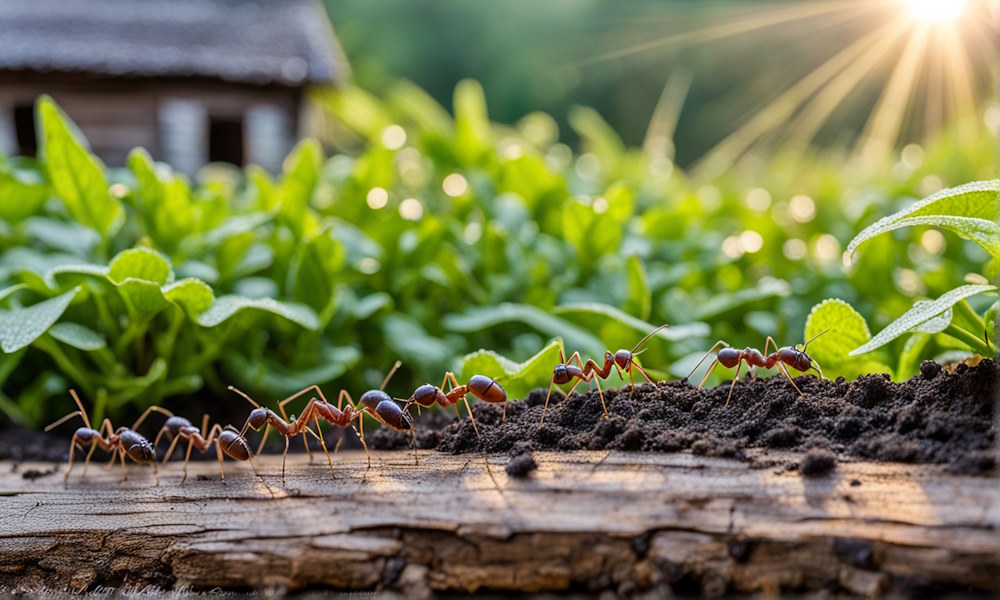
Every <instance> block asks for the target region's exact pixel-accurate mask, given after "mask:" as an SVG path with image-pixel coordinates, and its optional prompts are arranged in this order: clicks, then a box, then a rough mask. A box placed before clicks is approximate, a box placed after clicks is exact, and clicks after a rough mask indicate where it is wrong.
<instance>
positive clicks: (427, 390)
mask: <svg viewBox="0 0 1000 600" xmlns="http://www.w3.org/2000/svg"><path fill="white" fill-rule="evenodd" d="M444 399H445V397H444V393H443V392H442V391H441V390H440V389H438V388H436V387H434V386H433V385H431V384H429V383H425V384H424V385H422V386H420V387H418V388H417V389H416V390H414V392H413V396H411V397H410V402H414V403H416V404H419V405H420V406H424V407H426V406H434V403H435V402H438V403H440V401H441V400H444ZM445 401H446V402H447V400H445Z"/></svg>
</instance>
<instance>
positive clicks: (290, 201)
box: [279, 139, 323, 235]
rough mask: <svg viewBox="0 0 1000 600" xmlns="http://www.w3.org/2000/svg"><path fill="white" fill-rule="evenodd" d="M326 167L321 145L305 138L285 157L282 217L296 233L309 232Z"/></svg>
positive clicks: (281, 184) (282, 182)
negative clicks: (311, 206) (315, 196)
mask: <svg viewBox="0 0 1000 600" xmlns="http://www.w3.org/2000/svg"><path fill="white" fill-rule="evenodd" d="M322 167H323V149H322V148H321V147H320V145H319V142H317V141H316V140H313V139H305V140H302V141H301V142H299V144H298V145H297V146H295V148H294V149H292V151H291V153H289V155H288V157H286V158H285V163H284V174H283V175H282V177H281V183H280V184H279V190H280V193H281V209H280V211H281V215H282V217H284V218H285V219H286V221H287V222H288V223H289V224H290V225H292V227H293V228H294V229H295V231H296V233H298V234H300V235H301V234H302V233H303V232H304V231H306V226H307V223H306V222H305V219H306V215H307V212H308V208H309V202H310V200H311V199H312V196H313V192H314V191H315V189H316V182H317V181H318V180H319V174H320V170H321V169H322Z"/></svg>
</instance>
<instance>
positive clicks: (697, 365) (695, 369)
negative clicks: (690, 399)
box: [681, 344, 718, 390]
mask: <svg viewBox="0 0 1000 600" xmlns="http://www.w3.org/2000/svg"><path fill="white" fill-rule="evenodd" d="M716 345H718V344H716ZM714 349H715V347H714V346H713V347H712V350H714ZM712 350H709V351H708V352H706V353H705V356H702V357H701V360H699V361H698V364H696V365H695V366H694V368H693V369H691V372H690V373H688V374H687V377H685V378H684V379H682V380H681V381H684V382H686V381H687V380H688V379H689V378H690V377H691V376H692V375H694V372H695V371H697V370H698V367H700V366H701V364H702V363H703V362H705V359H706V358H708V357H709V356H712ZM716 360H718V358H716ZM708 370H709V372H711V371H712V367H709V369H708ZM705 379H708V376H707V375H706V376H705ZM701 385H705V380H704V379H703V380H702V382H701ZM698 389H699V390H700V389H701V386H698Z"/></svg>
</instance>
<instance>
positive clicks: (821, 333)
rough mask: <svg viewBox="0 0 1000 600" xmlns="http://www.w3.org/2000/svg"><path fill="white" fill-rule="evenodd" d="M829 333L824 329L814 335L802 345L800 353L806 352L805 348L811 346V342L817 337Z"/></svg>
mask: <svg viewBox="0 0 1000 600" xmlns="http://www.w3.org/2000/svg"><path fill="white" fill-rule="evenodd" d="M829 332H830V330H829V329H824V330H823V331H821V332H819V333H817V334H816V335H814V336H812V337H811V338H809V341H808V342H806V343H804V344H802V351H803V352H805V351H806V346H808V345H809V344H811V343H812V341H813V340H815V339H816V338H818V337H819V336H821V335H823V334H824V333H829Z"/></svg>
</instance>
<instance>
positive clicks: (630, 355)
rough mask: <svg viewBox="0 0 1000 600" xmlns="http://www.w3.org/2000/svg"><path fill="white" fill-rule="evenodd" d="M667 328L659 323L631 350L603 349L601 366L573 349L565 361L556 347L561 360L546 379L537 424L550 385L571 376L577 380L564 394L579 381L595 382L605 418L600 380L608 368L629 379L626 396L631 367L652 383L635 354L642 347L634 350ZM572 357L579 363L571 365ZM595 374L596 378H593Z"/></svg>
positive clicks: (632, 384) (546, 404) (571, 389)
mask: <svg viewBox="0 0 1000 600" xmlns="http://www.w3.org/2000/svg"><path fill="white" fill-rule="evenodd" d="M667 327H669V325H667V324H666V323H664V324H663V325H660V326H659V327H657V328H656V329H654V330H653V331H651V332H649V333H648V334H646V337H644V338H642V339H641V340H639V343H637V344H636V345H635V346H633V347H632V349H631V350H625V349H620V350H618V351H617V352H615V353H614V354H611V352H610V351H605V352H604V366H603V367H599V366H598V363H597V362H596V361H594V360H593V359H589V360H587V363H586V364H584V363H583V360H581V358H580V353H579V352H574V353H573V354H572V355H571V356H570V357H569V360H566V359H565V358H564V356H563V351H562V348H560V349H559V361H560V362H559V364H558V365H556V367H555V368H554V369H553V370H552V380H551V381H550V382H549V391H548V393H547V394H545V406H543V407H542V421H541V423H539V425H542V424H544V423H545V412H546V411H547V410H548V408H549V396H551V395H552V386H554V385H563V384H565V383H569V382H570V381H573V379H576V380H577V381H576V382H575V383H574V384H573V387H571V388H570V389H569V393H568V394H566V395H567V396H569V395H571V394H572V393H573V390H575V389H576V386H577V385H579V384H580V382H581V381H582V382H585V383H590V381H591V380H593V381H594V383H596V384H597V394H598V395H599V396H600V397H601V407H602V408H603V409H604V418H605V419H607V418H608V407H607V405H606V404H605V403H604V392H602V391H601V383H600V379H607V378H608V376H609V375H610V374H611V367H615V368H616V369H617V370H618V376H619V377H621V378H622V379H625V375H624V374H623V372H624V373H628V380H629V386H630V387H629V398H631V397H632V394H633V393H634V392H635V379H634V378H633V369H638V371H639V373H641V374H642V376H643V377H645V378H646V381H648V382H649V383H653V380H652V379H650V377H649V375H647V374H646V371H644V370H643V368H642V366H640V365H639V363H638V362H637V361H636V360H635V357H636V356H638V355H640V354H642V353H643V352H645V351H646V350H645V349H643V350H639V351H638V352H636V350H638V348H639V347H640V346H642V345H643V344H645V343H646V341H648V340H649V338H651V337H653V336H654V335H656V333H657V332H659V331H661V330H663V329H665V328H667ZM574 360H575V361H576V364H577V365H579V366H578V367H577V366H574V365H573V364H572V363H573V361H574ZM595 377H596V378H599V379H595Z"/></svg>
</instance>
